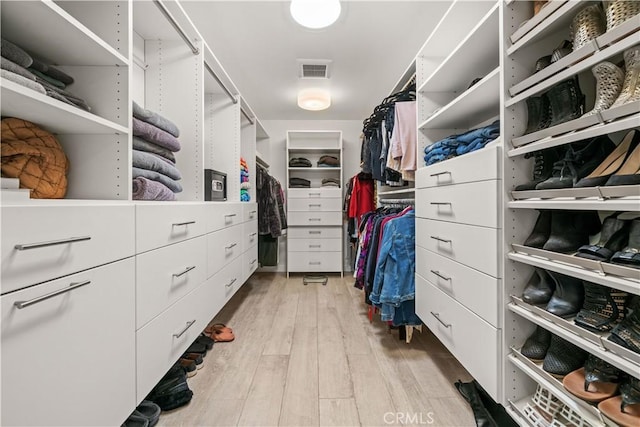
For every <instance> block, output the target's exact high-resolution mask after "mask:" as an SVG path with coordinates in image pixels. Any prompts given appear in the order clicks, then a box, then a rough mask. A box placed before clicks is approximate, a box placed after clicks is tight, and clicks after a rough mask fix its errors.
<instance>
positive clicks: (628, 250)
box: [576, 175, 640, 268]
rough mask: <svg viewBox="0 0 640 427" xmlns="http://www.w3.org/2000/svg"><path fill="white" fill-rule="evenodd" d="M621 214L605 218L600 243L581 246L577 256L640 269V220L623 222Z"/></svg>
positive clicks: (616, 213)
mask: <svg viewBox="0 0 640 427" xmlns="http://www.w3.org/2000/svg"><path fill="white" fill-rule="evenodd" d="M639 176H640V175H639ZM621 213H622V212H615V213H613V214H612V215H610V216H608V217H607V218H605V219H604V221H602V229H601V231H600V240H599V241H598V243H596V244H593V245H584V246H581V247H580V248H578V253H576V256H577V257H580V258H587V259H592V260H595V261H602V262H611V263H613V264H621V265H625V266H628V267H634V268H640V253H639V252H640V218H635V219H632V220H623V219H620V218H618V217H619V215H620V214H621Z"/></svg>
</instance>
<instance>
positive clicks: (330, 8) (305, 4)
mask: <svg viewBox="0 0 640 427" xmlns="http://www.w3.org/2000/svg"><path fill="white" fill-rule="evenodd" d="M341 9H342V7H341V6H340V0H291V7H290V8H289V10H290V11H291V16H293V19H295V20H296V22H297V23H298V24H300V25H302V26H303V27H307V28H312V29H314V30H317V29H320V28H325V27H328V26H329V25H331V24H333V23H334V22H336V20H337V19H338V17H339V16H340V11H341Z"/></svg>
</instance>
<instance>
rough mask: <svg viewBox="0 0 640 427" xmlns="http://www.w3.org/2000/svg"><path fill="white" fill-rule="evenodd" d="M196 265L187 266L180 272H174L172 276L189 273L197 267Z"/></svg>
mask: <svg viewBox="0 0 640 427" xmlns="http://www.w3.org/2000/svg"><path fill="white" fill-rule="evenodd" d="M195 268H196V266H195V265H192V266H191V267H187V268H185V269H184V270H183V271H181V272H180V273H173V274H172V276H173V277H180V276H184V275H185V274H187V273H188V272H190V271H191V270H193V269H195Z"/></svg>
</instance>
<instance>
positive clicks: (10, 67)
mask: <svg viewBox="0 0 640 427" xmlns="http://www.w3.org/2000/svg"><path fill="white" fill-rule="evenodd" d="M0 68H2V69H3V70H7V71H11V72H12V73H15V74H19V75H21V76H22V77H24V78H25V79H29V80H33V81H36V76H34V75H33V73H32V72H30V71H29V70H27V69H26V68H24V67H21V66H19V65H18V64H16V63H15V62H13V61H11V60H10V59H7V58H5V57H4V56H3V57H0Z"/></svg>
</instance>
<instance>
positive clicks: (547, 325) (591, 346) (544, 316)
mask: <svg viewBox="0 0 640 427" xmlns="http://www.w3.org/2000/svg"><path fill="white" fill-rule="evenodd" d="M508 308H509V310H510V311H512V312H514V313H516V314H518V315H519V316H521V317H523V318H525V319H527V320H529V321H531V322H533V323H535V324H536V325H538V326H541V327H543V328H544V329H546V330H548V331H549V332H551V333H552V334H554V335H557V336H559V337H560V338H563V339H565V340H567V341H569V342H571V343H572V344H574V345H576V346H578V347H580V348H581V349H583V350H585V351H587V352H589V353H591V354H593V355H594V356H597V357H599V358H600V359H602V360H604V361H605V362H608V363H610V364H611V365H613V366H615V367H617V368H618V369H620V370H622V371H624V372H626V373H628V374H631V375H634V376H637V375H638V373H639V372H640V354H638V353H634V352H632V351H631V350H628V349H626V348H624V347H622V346H620V345H618V344H616V343H613V342H611V341H609V340H607V336H608V335H609V333H608V332H606V333H594V332H591V331H589V330H587V329H584V328H581V327H580V326H578V325H576V324H575V323H573V318H569V319H563V318H561V317H558V316H555V315H553V314H551V313H549V312H548V311H546V310H545V309H543V308H542V307H538V306H535V305H531V304H527V303H526V302H524V301H523V300H522V299H521V298H518V297H516V296H514V295H511V302H510V303H509V304H508ZM527 360H528V359H527Z"/></svg>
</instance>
